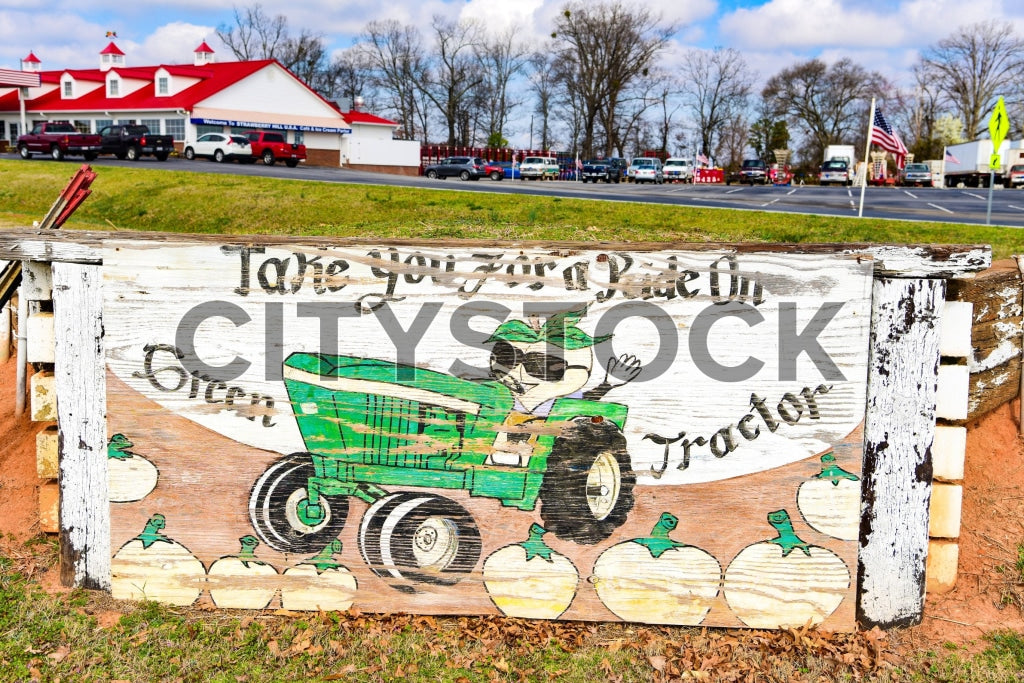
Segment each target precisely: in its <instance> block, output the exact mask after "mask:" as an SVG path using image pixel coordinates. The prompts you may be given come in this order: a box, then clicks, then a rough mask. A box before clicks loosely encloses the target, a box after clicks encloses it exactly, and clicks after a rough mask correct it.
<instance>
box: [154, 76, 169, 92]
mask: <svg viewBox="0 0 1024 683" xmlns="http://www.w3.org/2000/svg"><path fill="white" fill-rule="evenodd" d="M170 92H171V85H170V83H169V82H168V78H167V76H161V77H160V78H158V79H156V94H157V95H167V94H169V93H170Z"/></svg>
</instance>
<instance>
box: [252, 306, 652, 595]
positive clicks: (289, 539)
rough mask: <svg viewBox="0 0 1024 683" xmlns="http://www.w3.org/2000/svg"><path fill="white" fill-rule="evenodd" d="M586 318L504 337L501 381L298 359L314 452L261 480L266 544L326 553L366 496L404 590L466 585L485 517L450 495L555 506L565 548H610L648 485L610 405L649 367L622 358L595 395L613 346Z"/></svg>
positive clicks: (289, 364) (376, 541)
mask: <svg viewBox="0 0 1024 683" xmlns="http://www.w3.org/2000/svg"><path fill="white" fill-rule="evenodd" d="M582 314H583V311H576V312H571V313H564V314H559V315H556V316H552V317H550V318H548V320H547V322H546V323H544V325H540V324H539V322H538V321H532V323H527V322H525V321H521V320H513V321H509V322H506V323H503V324H502V325H500V326H499V327H498V328H497V329H496V330H495V332H494V333H493V334H492V335H491V337H490V339H488V343H491V344H493V347H492V350H491V357H490V373H491V379H489V380H477V381H474V380H467V379H462V378H459V377H456V376H453V375H450V374H445V373H441V372H437V371H433V370H428V369H424V368H421V367H417V366H412V365H402V364H397V363H394V362H392V361H386V360H380V359H374V358H360V357H353V356H344V355H323V354H314V353H294V354H292V355H291V356H289V357H288V358H287V359H286V360H285V362H284V382H285V386H286V389H287V392H288V397H289V400H290V402H291V405H292V408H293V412H294V414H295V420H296V422H297V423H298V427H299V431H300V432H301V434H302V438H303V442H304V445H305V447H306V449H307V450H306V452H300V453H293V454H291V455H288V456H285V457H284V458H282V459H281V460H279V461H277V462H276V463H274V464H272V465H271V466H270V467H269V468H268V469H267V470H266V471H265V472H264V473H263V474H262V475H261V476H260V477H259V479H258V480H257V481H256V483H255V484H254V486H253V488H252V492H251V494H250V499H249V516H250V519H251V522H252V525H253V528H254V529H255V531H256V533H257V535H258V536H259V537H260V539H261V540H262V541H263V542H265V543H266V544H267V545H268V546H270V547H272V548H274V549H276V550H279V551H282V552H288V553H310V552H316V551H319V550H321V549H322V548H323V547H324V546H326V545H327V544H328V543H330V542H331V541H332V540H333V539H335V538H336V537H337V536H338V535H339V533H340V532H341V530H342V528H343V527H344V525H345V523H346V521H347V516H348V509H349V499H350V498H351V497H355V498H358V499H360V500H362V501H365V502H366V503H367V504H369V506H370V507H369V509H368V510H367V511H366V512H365V513H364V515H363V519H362V522H361V524H360V526H359V534H358V542H359V549H360V552H361V554H362V557H363V559H364V561H365V562H366V564H367V565H368V566H369V567H370V569H371V570H372V571H373V572H374V573H376V574H377V575H378V576H381V577H384V578H385V579H386V580H392V579H398V580H401V581H400V582H399V583H401V584H402V585H398V584H397V583H394V582H393V583H394V585H395V587H396V588H399V589H402V590H413V589H412V588H410V587H409V583H417V582H419V583H427V584H434V585H451V584H454V583H456V582H458V580H459V579H460V578H462V576H464V575H465V574H467V573H468V572H470V571H472V569H473V568H474V567H475V566H476V564H477V562H478V561H479V558H480V553H481V539H480V530H479V528H478V527H477V525H476V523H475V521H474V519H473V516H472V515H471V514H470V512H469V511H468V510H466V509H465V508H464V507H463V506H462V505H460V504H459V503H457V502H456V501H454V500H451V499H450V498H447V497H445V496H442V495H438V494H437V493H436V492H435V491H436V490H437V489H442V490H443V489H448V490H462V491H468V492H469V494H470V495H471V496H479V497H484V498H492V499H496V500H497V501H498V502H500V504H501V505H502V506H506V507H510V508H516V509H519V510H527V511H530V510H534V509H536V506H537V503H538V502H539V503H540V516H541V518H542V519H543V524H544V528H545V529H547V530H549V531H550V532H552V533H553V534H554V535H555V536H557V537H559V538H562V539H565V540H569V541H573V542H576V543H581V544H595V543H598V542H600V541H602V540H604V539H606V538H608V537H609V536H610V535H611V534H612V532H613V531H614V530H615V529H617V528H618V527H619V526H621V525H622V524H623V522H625V520H626V516H627V514H628V513H629V511H630V509H631V508H632V507H633V486H634V483H635V475H634V473H633V471H632V469H631V464H630V458H629V454H628V452H627V450H626V440H625V437H624V436H623V433H622V429H623V426H624V424H625V420H626V414H627V410H628V409H627V406H625V405H623V404H619V403H611V402H602V401H600V400H598V399H600V398H602V397H603V396H604V395H605V394H606V393H608V391H609V390H611V389H612V388H614V387H616V386H622V384H625V383H626V382H629V381H632V380H633V379H635V378H636V376H637V375H638V374H639V373H640V369H641V368H640V363H639V361H638V360H637V359H636V358H635V357H633V356H631V355H628V354H626V355H623V356H621V357H619V358H614V359H611V360H609V361H608V363H607V365H606V370H607V374H606V377H605V380H604V381H603V382H602V383H601V384H599V385H598V386H596V387H594V388H592V389H590V390H588V391H586V392H583V391H581V390H582V387H583V386H584V385H585V384H586V383H587V381H588V379H589V378H590V374H591V368H592V365H593V349H592V347H593V345H594V344H596V343H598V342H600V341H603V340H604V339H605V338H600V339H595V338H594V337H592V336H590V335H589V334H587V333H586V332H584V331H582V330H581V329H579V328H578V327H577V326H576V322H578V320H579V318H580V316H582ZM612 378H618V379H619V380H624V381H620V383H619V384H615V385H612V384H611V383H610V382H611V379H612ZM393 489H398V490H393ZM426 489H429V490H426Z"/></svg>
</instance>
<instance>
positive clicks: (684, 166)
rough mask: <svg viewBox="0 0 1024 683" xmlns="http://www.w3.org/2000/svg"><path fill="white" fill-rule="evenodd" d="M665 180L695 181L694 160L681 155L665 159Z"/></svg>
mask: <svg viewBox="0 0 1024 683" xmlns="http://www.w3.org/2000/svg"><path fill="white" fill-rule="evenodd" d="M664 171H665V180H668V181H671V182H683V183H692V182H693V160H692V159H682V158H679V157H669V158H668V159H665V168H664Z"/></svg>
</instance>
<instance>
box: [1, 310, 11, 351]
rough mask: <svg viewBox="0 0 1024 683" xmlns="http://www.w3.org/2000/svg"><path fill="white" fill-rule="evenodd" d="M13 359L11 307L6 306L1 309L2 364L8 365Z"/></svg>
mask: <svg viewBox="0 0 1024 683" xmlns="http://www.w3.org/2000/svg"><path fill="white" fill-rule="evenodd" d="M10 357H11V305H10V303H6V304H4V307H3V308H0V363H6V362H7V361H8V359H10Z"/></svg>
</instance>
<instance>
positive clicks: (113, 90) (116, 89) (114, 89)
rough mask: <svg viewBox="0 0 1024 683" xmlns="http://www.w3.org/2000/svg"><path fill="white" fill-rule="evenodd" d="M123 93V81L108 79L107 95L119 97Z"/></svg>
mask: <svg viewBox="0 0 1024 683" xmlns="http://www.w3.org/2000/svg"><path fill="white" fill-rule="evenodd" d="M120 94H121V81H119V80H117V79H116V78H111V79H110V80H109V81H107V97H119V96H120Z"/></svg>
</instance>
